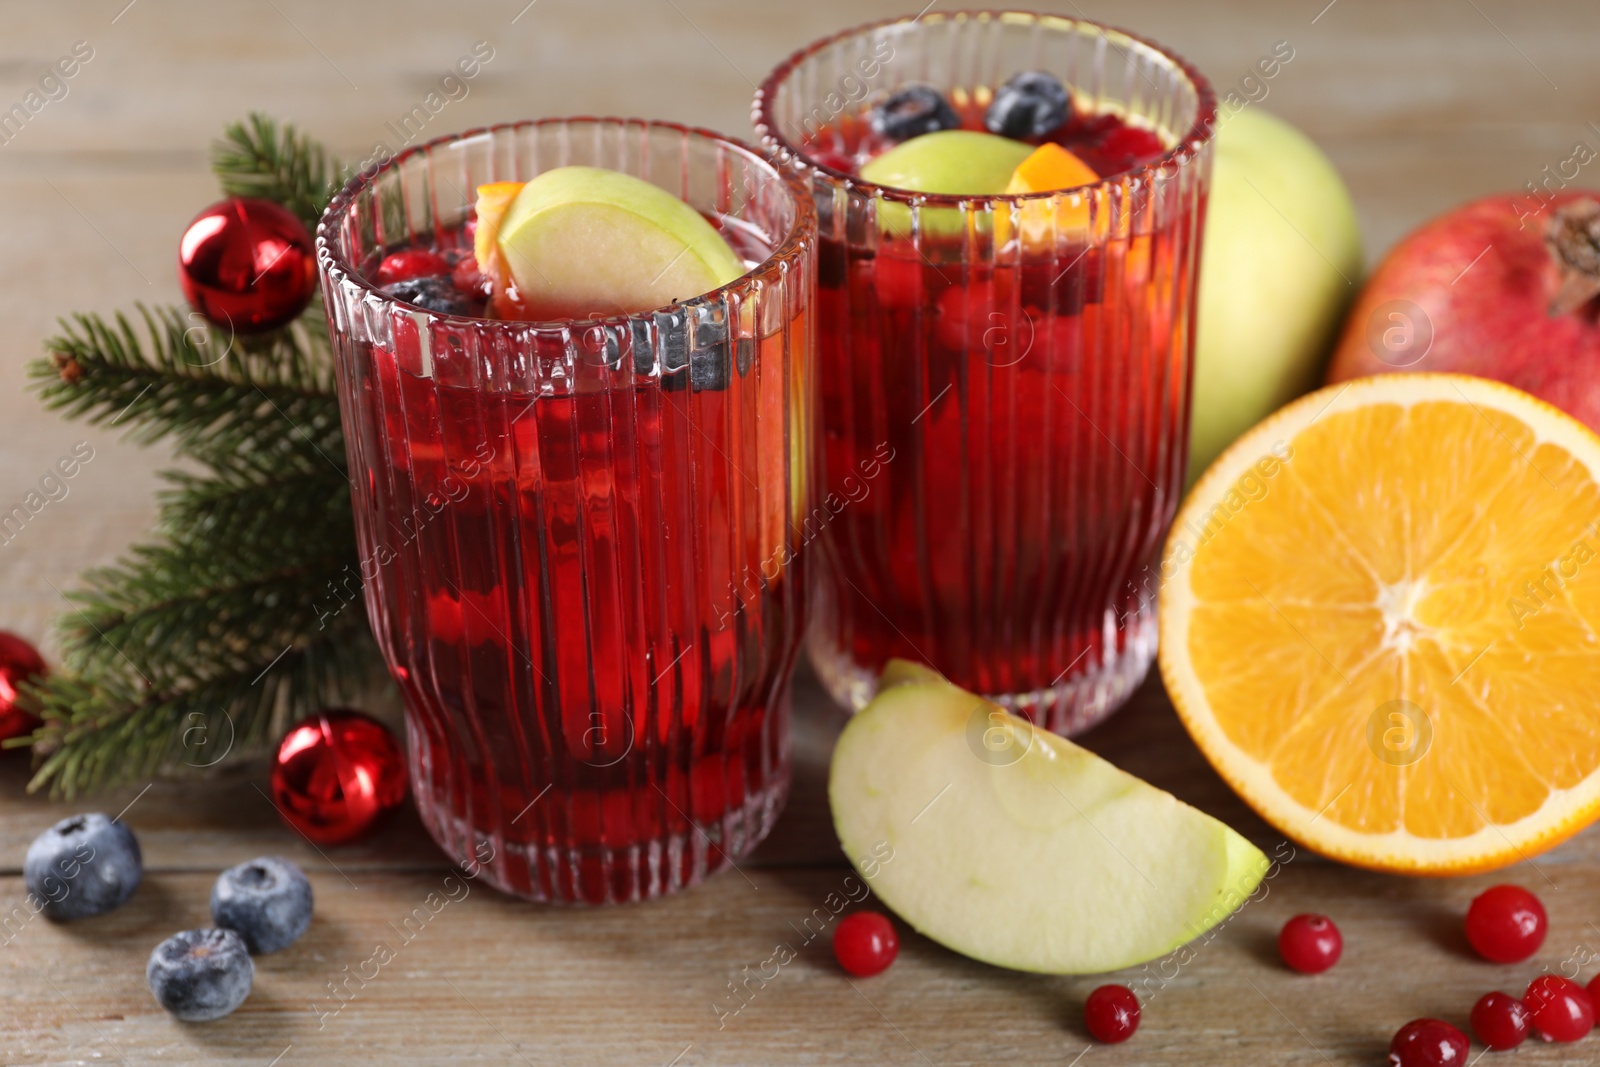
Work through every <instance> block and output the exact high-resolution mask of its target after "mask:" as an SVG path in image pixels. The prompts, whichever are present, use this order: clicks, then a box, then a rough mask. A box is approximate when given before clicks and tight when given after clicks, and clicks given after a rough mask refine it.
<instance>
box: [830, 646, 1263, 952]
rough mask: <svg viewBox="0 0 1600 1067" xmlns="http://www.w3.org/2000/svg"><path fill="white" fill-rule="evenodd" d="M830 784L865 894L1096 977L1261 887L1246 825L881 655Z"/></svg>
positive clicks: (1173, 942) (996, 948) (1164, 947)
mask: <svg viewBox="0 0 1600 1067" xmlns="http://www.w3.org/2000/svg"><path fill="white" fill-rule="evenodd" d="M885 673H886V675H887V678H888V680H889V682H890V683H892V684H887V685H885V687H884V688H882V689H881V690H880V692H879V694H878V696H877V697H876V698H875V699H874V700H873V701H872V703H870V704H868V705H867V707H866V708H864V709H863V710H862V711H861V712H860V714H858V715H856V716H855V717H854V718H853V719H851V721H850V723H849V724H848V725H847V726H846V727H845V729H844V733H843V734H842V735H841V736H840V738H839V744H838V747H837V748H836V749H835V750H834V754H833V767H832V771H831V773H830V776H829V779H828V799H829V801H830V803H831V804H832V807H833V821H834V828H835V829H836V830H837V831H838V834H839V841H840V843H841V844H842V845H843V846H844V850H845V853H846V854H847V855H848V856H850V857H851V859H852V860H854V861H856V864H857V867H858V869H859V870H860V871H861V874H862V875H863V877H865V878H867V879H868V880H869V882H870V884H871V886H872V890H873V892H875V893H876V894H878V896H879V898H881V899H882V900H883V902H884V903H885V904H886V905H888V906H889V907H890V908H892V909H894V911H895V912H897V913H898V914H899V915H900V917H901V918H903V919H905V920H906V922H908V923H910V924H911V925H912V926H913V927H915V928H916V929H917V930H919V931H921V932H922V933H923V934H925V935H926V936H928V937H930V938H932V939H933V940H935V941H937V942H939V943H940V944H942V945H944V946H946V947H947V948H950V949H953V950H954V951H956V952H959V953H961V954H963V955H966V956H971V957H972V958H974V959H978V960H983V961H984V962H986V963H992V964H995V965H997V966H1000V967H1009V968H1012V969H1014V970H1019V971H1037V972H1042V973H1047V974H1098V973H1101V972H1104V971H1112V970H1117V969H1119V968H1122V967H1131V966H1133V965H1135V964H1139V963H1144V962H1146V961H1149V960H1153V959H1157V958H1159V957H1161V956H1163V955H1165V954H1166V953H1168V952H1170V951H1172V950H1173V949H1174V948H1177V947H1178V946H1180V945H1182V944H1184V943H1185V942H1188V941H1190V940H1193V939H1194V938H1196V937H1198V936H1200V935H1201V934H1203V933H1205V931H1207V930H1208V929H1210V928H1211V927H1213V926H1215V925H1216V924H1217V923H1219V922H1221V921H1222V920H1224V919H1226V918H1227V917H1228V916H1229V915H1230V914H1232V912H1233V910H1234V909H1235V908H1237V907H1238V906H1239V905H1240V904H1241V903H1243V902H1244V900H1245V899H1246V898H1247V897H1249V896H1250V894H1251V893H1252V892H1254V891H1255V888H1256V886H1257V885H1259V884H1260V883H1261V880H1262V878H1263V877H1265V875H1266V872H1267V867H1268V864H1267V858H1266V857H1265V856H1264V855H1262V853H1261V852H1260V850H1259V849H1257V848H1256V847H1255V846H1253V845H1251V844H1250V843H1249V842H1248V841H1246V840H1245V839H1244V838H1243V837H1241V836H1239V835H1238V834H1237V833H1235V832H1234V831H1233V830H1231V829H1229V828H1228V827H1227V826H1224V825H1223V824H1222V823H1220V822H1218V821H1217V820H1216V819H1213V818H1212V817H1211V816H1209V815H1206V814H1204V813H1202V812H1199V811H1196V810H1195V809H1194V808H1191V807H1189V806H1188V805H1187V804H1184V803H1182V802H1181V801H1179V800H1178V799H1177V798H1176V797H1174V796H1172V795H1171V794H1170V793H1166V792H1163V791H1162V790H1160V789H1157V788H1156V787H1155V786H1152V785H1150V784H1149V783H1147V782H1143V781H1141V780H1139V779H1138V778H1135V777H1134V776H1133V775H1131V774H1127V773H1125V772H1123V771H1120V770H1118V769H1117V768H1116V767H1114V766H1112V765H1111V764H1109V763H1107V762H1106V761H1105V760H1103V759H1101V758H1100V757H1098V756H1096V755H1094V754H1093V753H1091V752H1089V751H1087V750H1085V749H1082V748H1079V747H1078V746H1077V745H1075V744H1073V743H1072V742H1070V741H1068V740H1066V739H1065V738H1061V737H1057V736H1056V735H1054V734H1052V733H1049V732H1048V731H1045V730H1042V729H1035V728H1034V727H1032V726H1031V725H1030V724H1029V723H1028V722H1027V721H1026V720H1024V719H1021V718H1018V717H1016V716H1014V715H1011V714H1009V713H1008V712H1005V711H1003V710H1001V709H1000V708H999V707H997V706H995V705H993V704H990V703H987V702H986V701H984V700H982V699H981V698H979V697H976V696H974V695H972V694H971V693H968V692H965V691H964V690H961V689H958V688H957V687H956V686H954V685H952V684H951V683H949V682H946V681H944V680H943V679H942V678H939V677H938V676H937V675H934V674H933V673H932V672H931V671H928V670H927V669H926V668H917V667H912V666H910V665H907V664H891V665H890V667H889V669H888V670H887V671H886V672H885Z"/></svg>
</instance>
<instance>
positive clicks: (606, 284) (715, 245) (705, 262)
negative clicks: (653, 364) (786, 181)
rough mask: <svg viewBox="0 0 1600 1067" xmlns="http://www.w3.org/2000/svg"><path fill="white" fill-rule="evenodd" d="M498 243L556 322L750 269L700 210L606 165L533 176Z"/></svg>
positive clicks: (634, 305) (681, 296) (619, 310)
mask: <svg viewBox="0 0 1600 1067" xmlns="http://www.w3.org/2000/svg"><path fill="white" fill-rule="evenodd" d="M497 243H498V246H499V250H500V255H501V257H502V259H503V260H504V262H505V264H506V268H507V269H508V270H509V271H510V272H511V279H512V281H514V282H515V283H516V286H517V291H518V293H519V294H520V296H521V298H522V299H523V300H524V301H526V302H527V304H528V305H529V306H530V307H533V308H535V309H537V310H538V311H539V312H540V313H541V314H543V315H545V316H547V317H551V318H556V317H561V318H583V317H586V316H588V315H591V314H596V313H599V314H604V315H616V314H626V313H633V312H638V311H648V310H650V309H651V308H658V307H664V306H666V305H667V304H671V303H674V302H676V301H679V300H687V299H689V298H691V297H696V296H700V295H702V294H704V293H709V292H711V291H712V290H713V289H716V288H719V287H720V286H723V285H726V284H727V283H729V282H731V281H733V280H734V279H735V278H737V277H739V276H740V275H741V274H743V273H744V272H745V266H744V263H743V262H742V261H741V260H740V259H739V257H738V256H737V255H735V254H734V251H733V249H732V248H730V247H729V246H728V242H727V241H725V240H723V238H722V235H721V234H719V233H717V231H716V230H715V229H714V228H713V227H712V226H711V224H710V223H709V222H707V221H706V220H705V219H704V218H702V217H701V215H700V213H699V212H697V211H695V210H694V208H692V207H690V206H689V205H688V204H686V203H684V202H683V201H682V200H679V199H678V198H677V197H676V196H673V195H672V194H671V193H669V192H667V191H666V190H665V189H662V188H660V187H658V186H655V185H652V184H651V183H649V182H647V181H645V180H643V179H642V178H635V177H634V176H633V175H631V174H623V173H622V172H620V171H614V170H604V169H602V168H599V167H558V168H556V169H555V170H548V171H545V172H544V173H543V174H540V175H539V176H538V177H536V178H534V179H533V180H532V181H530V182H528V183H527V184H526V185H524V186H523V187H522V191H521V192H519V193H518V194H517V197H516V199H515V200H513V201H512V202H511V206H510V207H508V208H507V209H506V213H505V215H504V216H503V217H502V218H501V220H500V229H499V233H498V235H497Z"/></svg>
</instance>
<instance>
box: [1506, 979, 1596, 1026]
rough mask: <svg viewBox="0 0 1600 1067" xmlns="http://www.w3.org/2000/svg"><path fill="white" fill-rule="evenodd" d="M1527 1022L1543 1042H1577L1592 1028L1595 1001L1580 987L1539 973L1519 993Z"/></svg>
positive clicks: (1574, 983) (1569, 981)
mask: <svg viewBox="0 0 1600 1067" xmlns="http://www.w3.org/2000/svg"><path fill="white" fill-rule="evenodd" d="M1522 1003H1524V1004H1526V1005H1527V1006H1528V1022H1530V1023H1531V1024H1533V1028H1534V1029H1535V1030H1537V1031H1539V1035H1540V1036H1541V1037H1543V1038H1544V1039H1545V1040H1546V1041H1577V1040H1579V1039H1581V1038H1583V1037H1586V1036H1588V1033H1589V1031H1590V1030H1593V1029H1594V1004H1593V1003H1592V1002H1591V1001H1590V1000H1589V994H1588V993H1587V992H1586V991H1585V990H1584V988H1583V986H1581V985H1579V984H1578V983H1577V982H1574V981H1572V980H1571V979H1568V978H1563V977H1561V976H1560V975H1559V974H1541V975H1540V976H1539V977H1537V978H1535V979H1534V980H1533V981H1531V982H1529V983H1528V991H1527V992H1526V993H1524V994H1522Z"/></svg>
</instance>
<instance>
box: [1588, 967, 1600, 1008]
mask: <svg viewBox="0 0 1600 1067" xmlns="http://www.w3.org/2000/svg"><path fill="white" fill-rule="evenodd" d="M1588 988H1589V1003H1590V1004H1593V1005H1594V1006H1595V1008H1596V1010H1600V974H1597V975H1595V976H1594V977H1593V978H1591V979H1589V987H1588Z"/></svg>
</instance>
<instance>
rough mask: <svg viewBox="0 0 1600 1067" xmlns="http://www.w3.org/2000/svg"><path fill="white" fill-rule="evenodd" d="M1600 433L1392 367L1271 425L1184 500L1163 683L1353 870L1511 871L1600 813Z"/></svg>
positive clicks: (1237, 781) (1228, 762)
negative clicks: (1354, 866) (1395, 371)
mask: <svg viewBox="0 0 1600 1067" xmlns="http://www.w3.org/2000/svg"><path fill="white" fill-rule="evenodd" d="M1597 520H1600V438H1597V437H1596V436H1595V435H1594V434H1593V433H1592V432H1591V431H1589V430H1588V429H1586V428H1585V427H1584V426H1582V425H1581V424H1580V423H1578V422H1577V421H1576V420H1573V419H1571V418H1569V417H1568V416H1566V415H1564V414H1562V413H1561V412H1559V411H1557V410H1556V409H1554V408H1552V407H1549V406H1548V405H1546V404H1544V403H1542V402H1541V401H1538V400H1535V399H1534V398H1532V397H1530V396H1528V395H1526V394H1524V393H1520V392H1518V391H1516V390H1514V389H1511V388H1509V387H1507V386H1504V385H1500V384H1498V383H1494V382H1489V381H1485V380H1482V379H1477V378H1468V377H1464V376H1459V375H1424V374H1412V375H1390V376H1380V377H1374V378H1368V379H1363V380H1361V381H1359V382H1356V383H1351V384H1348V385H1345V386H1337V387H1333V388H1330V389H1325V390H1322V391H1321V392H1318V393H1315V394H1312V395H1311V396H1308V397H1305V398H1303V399H1301V400H1299V401H1297V402H1295V403H1293V404H1291V405H1289V406H1288V407H1286V408H1284V409H1283V410H1282V411H1280V412H1279V413H1278V414H1276V415H1274V416H1273V417H1272V418H1270V419H1268V420H1267V421H1266V422H1264V423H1262V424H1261V425H1259V426H1257V427H1256V428H1255V429H1254V430H1252V431H1250V432H1249V433H1248V434H1246V435H1245V436H1244V437H1243V438H1241V439H1240V440H1239V441H1238V442H1237V443H1236V444H1235V445H1234V446H1233V447H1232V448H1230V449H1229V450H1228V452H1226V453H1225V454H1224V455H1223V457H1222V458H1221V459H1219V460H1218V461H1217V463H1216V464H1215V465H1214V466H1213V467H1212V469H1211V470H1210V471H1208V472H1207V473H1206V475H1205V477H1204V478H1202V479H1201V481H1200V482H1199V484H1198V485H1197V486H1196V487H1195V490H1194V492H1193V493H1192V494H1191V495H1190V497H1189V499H1188V500H1187V501H1186V502H1185V503H1184V506H1183V508H1182V509H1181V510H1180V512H1179V515H1178V517H1177V520H1176V522H1175V523H1174V526H1173V531H1172V534H1171V536H1170V538H1169V541H1168V544H1167V549H1166V555H1165V557H1164V560H1163V566H1162V577H1163V586H1162V591H1161V669H1162V675H1163V677H1164V678H1165V680H1166V683H1167V688H1168V690H1169V692H1170V693H1171V694H1172V698H1173V702H1174V704H1175V705H1176V707H1177V709H1178V713H1179V715H1180V717H1181V718H1182V719H1183V721H1184V723H1185V725H1186V726H1187V727H1188V729H1189V731H1190V733H1191V734H1192V735H1193V736H1194V738H1195V741H1196V742H1197V744H1198V745H1199V746H1200V748H1201V750H1202V751H1203V752H1204V753H1205V754H1206V756H1207V758H1208V759H1210V761H1211V762H1212V763H1213V765H1214V766H1216V767H1217V769H1218V771H1219V772H1220V773H1221V774H1222V776H1223V777H1224V778H1225V779H1227V780H1228V781H1229V783H1230V784H1232V785H1233V786H1234V788H1235V789H1237V790H1238V791H1239V793H1240V794H1241V795H1242V796H1243V797H1244V798H1245V799H1246V800H1247V801H1248V802H1249V803H1250V804H1251V805H1252V806H1253V807H1255V808H1256V810H1257V811H1259V812H1260V813H1261V814H1262V816H1263V817H1265V818H1266V819H1267V820H1268V821H1270V822H1272V823H1273V824H1274V825H1275V826H1277V827H1278V828H1279V829H1281V830H1282V831H1283V832H1285V833H1287V834H1289V835H1290V836H1292V837H1294V838H1296V839H1297V840H1300V841H1302V842H1304V843H1305V844H1307V845H1310V846H1311V847H1313V848H1316V849H1317V850H1319V851H1321V852H1324V853H1326V854H1328V855H1330V856H1333V857H1335V858H1337V859H1341V860H1345V861H1347V862H1350V863H1355V864H1358V865H1362V866H1369V867H1375V868H1379V869H1385V870H1396V871H1409V872H1415V873H1437V874H1445V873H1465V872H1468V871H1476V870H1486V869H1492V868H1495V867H1500V866H1504V865H1506V864H1509V863H1512V862H1515V861H1517V860H1519V859H1522V858H1526V857H1527V856H1530V855H1532V854H1533V853H1534V852H1535V851H1537V850H1540V849H1543V848H1547V847H1549V846H1551V845H1553V844H1555V843H1557V842H1559V841H1560V840H1563V839H1564V838H1566V837H1568V836H1570V835H1571V834H1573V833H1575V832H1577V830H1579V829H1581V828H1582V827H1583V826H1585V825H1587V824H1588V823H1589V822H1591V821H1592V820H1593V819H1594V818H1595V817H1596V815H1597V814H1600V636H1597V635H1600V560H1597V559H1596V549H1597V546H1600V535H1597V526H1596V523H1597Z"/></svg>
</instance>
